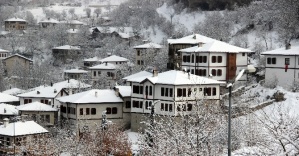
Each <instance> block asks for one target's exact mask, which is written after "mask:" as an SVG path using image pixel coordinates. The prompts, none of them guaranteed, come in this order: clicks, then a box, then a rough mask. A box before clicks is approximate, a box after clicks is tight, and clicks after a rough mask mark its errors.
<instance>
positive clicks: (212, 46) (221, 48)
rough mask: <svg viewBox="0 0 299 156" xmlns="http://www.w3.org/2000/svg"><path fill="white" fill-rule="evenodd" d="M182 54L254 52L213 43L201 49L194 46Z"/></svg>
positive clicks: (217, 42)
mask: <svg viewBox="0 0 299 156" xmlns="http://www.w3.org/2000/svg"><path fill="white" fill-rule="evenodd" d="M179 51H180V52H224V53H239V52H248V53H250V52H253V51H251V50H248V49H244V48H240V47H237V46H234V45H230V44H228V43H225V42H222V41H216V40H215V41H212V42H210V43H206V44H203V45H202V46H201V47H199V46H194V47H190V48H186V49H181V50H179Z"/></svg>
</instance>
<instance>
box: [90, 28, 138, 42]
mask: <svg viewBox="0 0 299 156" xmlns="http://www.w3.org/2000/svg"><path fill="white" fill-rule="evenodd" d="M90 31H91V33H92V36H93V37H98V36H102V37H105V36H111V37H113V36H114V37H119V38H121V39H124V40H126V41H129V40H130V39H131V38H133V37H135V35H134V31H133V28H132V27H109V26H105V27H94V28H91V29H90Z"/></svg>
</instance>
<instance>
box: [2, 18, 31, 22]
mask: <svg viewBox="0 0 299 156" xmlns="http://www.w3.org/2000/svg"><path fill="white" fill-rule="evenodd" d="M14 21H17V22H27V21H26V20H24V19H21V18H17V17H14V18H9V19H7V20H5V22H14Z"/></svg>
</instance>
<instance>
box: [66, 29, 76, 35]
mask: <svg viewBox="0 0 299 156" xmlns="http://www.w3.org/2000/svg"><path fill="white" fill-rule="evenodd" d="M66 32H67V33H69V34H77V33H78V32H79V30H78V29H68V30H66Z"/></svg>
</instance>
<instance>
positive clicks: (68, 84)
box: [53, 79, 91, 89]
mask: <svg viewBox="0 0 299 156" xmlns="http://www.w3.org/2000/svg"><path fill="white" fill-rule="evenodd" d="M53 86H55V87H58V88H66V89H68V88H89V87H91V85H89V84H86V83H83V82H81V81H78V80H75V79H69V80H65V81H61V82H57V83H54V84H53Z"/></svg>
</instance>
